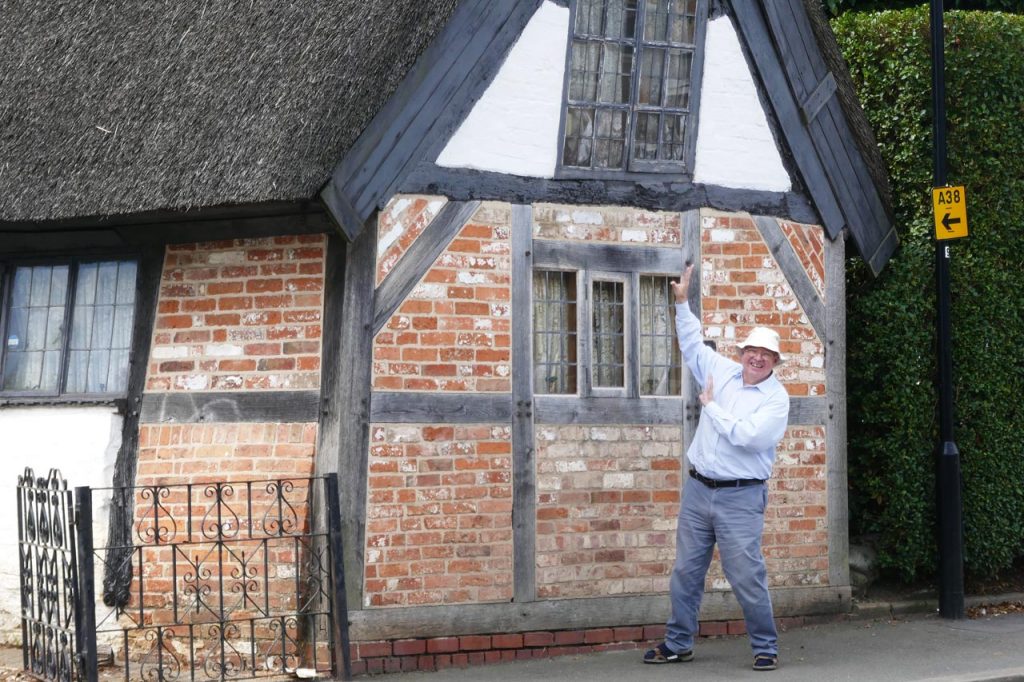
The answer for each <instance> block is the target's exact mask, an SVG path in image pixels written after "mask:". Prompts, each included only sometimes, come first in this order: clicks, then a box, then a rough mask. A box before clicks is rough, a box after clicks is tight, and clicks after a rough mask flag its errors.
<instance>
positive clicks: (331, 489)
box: [324, 473, 352, 680]
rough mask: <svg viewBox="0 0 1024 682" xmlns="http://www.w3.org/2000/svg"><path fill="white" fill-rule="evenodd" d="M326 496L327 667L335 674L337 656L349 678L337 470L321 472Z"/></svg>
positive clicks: (350, 671)
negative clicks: (330, 636) (330, 623)
mask: <svg viewBox="0 0 1024 682" xmlns="http://www.w3.org/2000/svg"><path fill="white" fill-rule="evenodd" d="M324 486H325V487H326V493H327V494H326V497H327V529H328V531H327V532H328V537H327V542H328V545H329V546H330V548H331V581H332V582H331V587H332V588H333V594H334V601H333V603H332V604H331V612H332V613H333V617H334V641H333V642H332V643H331V644H332V648H333V649H334V656H332V657H331V669H332V671H333V673H334V675H335V676H337V675H338V656H339V655H340V656H341V661H342V676H341V679H343V680H351V679H352V656H351V652H350V651H349V640H348V597H347V595H346V594H345V561H344V554H342V541H341V501H340V498H339V496H338V474H336V473H330V474H327V475H326V476H324Z"/></svg>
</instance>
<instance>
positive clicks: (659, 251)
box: [533, 239, 683, 275]
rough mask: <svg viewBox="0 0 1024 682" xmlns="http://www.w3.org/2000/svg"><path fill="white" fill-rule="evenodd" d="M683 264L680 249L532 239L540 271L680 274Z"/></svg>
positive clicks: (535, 261) (536, 262) (534, 261)
mask: <svg viewBox="0 0 1024 682" xmlns="http://www.w3.org/2000/svg"><path fill="white" fill-rule="evenodd" d="M682 262H683V259H682V255H681V253H680V248H679V247H678V246H664V247H659V246H623V245H620V244H594V243H583V242H562V241H554V240H548V239H535V240H533V265H534V266H536V267H540V268H557V269H565V270H582V269H587V270H607V271H611V272H630V271H635V272H644V273H652V274H654V273H663V274H666V275H677V274H678V273H679V272H680V266H681V265H682Z"/></svg>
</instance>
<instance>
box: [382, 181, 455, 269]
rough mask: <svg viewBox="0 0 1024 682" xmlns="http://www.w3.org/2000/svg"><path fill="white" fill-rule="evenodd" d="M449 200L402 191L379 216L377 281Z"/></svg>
mask: <svg viewBox="0 0 1024 682" xmlns="http://www.w3.org/2000/svg"><path fill="white" fill-rule="evenodd" d="M447 202H448V200H447V199H445V198H444V197H423V196H405V195H401V194H400V195H398V196H396V197H394V198H393V199H392V200H391V201H389V202H388V205H387V206H385V207H384V208H383V209H382V210H381V212H380V214H379V216H378V217H377V284H378V285H379V284H380V283H381V282H383V281H384V278H385V277H387V275H388V274H389V273H390V272H391V270H393V269H394V267H395V264H396V263H398V261H399V260H401V258H402V256H404V255H405V252H406V251H408V250H409V247H410V246H412V243H413V242H415V241H416V238H417V237H419V236H420V234H421V233H422V232H423V230H424V229H426V227H427V225H429V224H430V221H432V220H433V219H434V216H436V215H437V214H438V212H439V211H440V210H441V209H442V208H443V207H444V205H445V204H446V203H447Z"/></svg>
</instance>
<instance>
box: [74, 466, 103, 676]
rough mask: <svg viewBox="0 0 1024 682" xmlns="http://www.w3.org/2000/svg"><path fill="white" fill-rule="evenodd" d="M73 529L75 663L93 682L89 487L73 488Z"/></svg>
mask: <svg viewBox="0 0 1024 682" xmlns="http://www.w3.org/2000/svg"><path fill="white" fill-rule="evenodd" d="M75 530H76V531H77V532H76V533H75V535H76V537H77V539H78V548H77V549H78V612H79V614H80V615H79V617H78V618H77V619H76V621H77V622H76V625H77V626H78V628H77V630H76V632H75V638H76V640H77V643H78V651H77V652H76V653H77V655H78V663H79V664H80V670H81V671H82V680H83V682H96V680H97V677H98V671H97V662H96V569H95V565H94V561H93V538H92V489H91V488H89V487H88V486H78V487H76V488H75Z"/></svg>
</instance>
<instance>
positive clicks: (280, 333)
mask: <svg viewBox="0 0 1024 682" xmlns="http://www.w3.org/2000/svg"><path fill="white" fill-rule="evenodd" d="M325 245H326V242H325V238H324V236H323V235H301V236H284V237H272V238H271V237H268V238H263V239H235V240H227V241H218V242H204V243H199V244H178V245H171V246H168V247H167V254H166V258H165V262H164V271H163V275H162V284H161V287H160V298H159V302H158V304H157V311H158V312H157V317H156V323H155V326H154V333H153V344H152V349H151V352H150V363H149V367H148V373H147V378H146V390H147V391H150V392H154V391H239V390H297V389H316V388H318V387H319V385H320V338H321V334H322V329H321V317H322V313H323V271H324V254H325V250H326V248H325Z"/></svg>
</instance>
